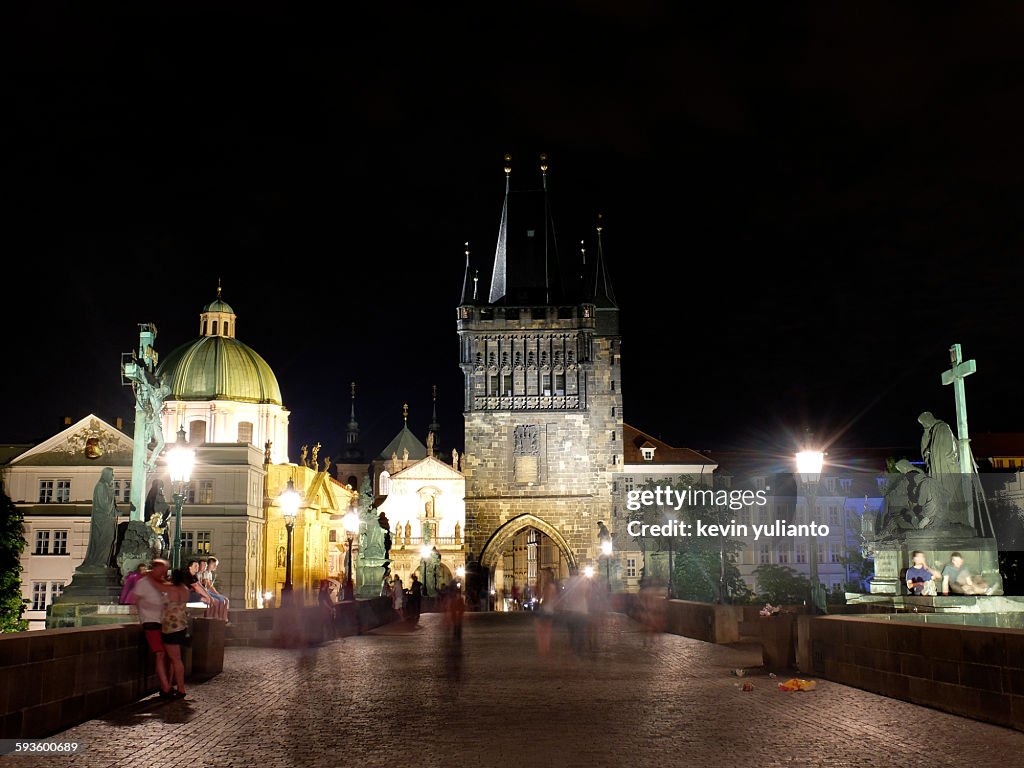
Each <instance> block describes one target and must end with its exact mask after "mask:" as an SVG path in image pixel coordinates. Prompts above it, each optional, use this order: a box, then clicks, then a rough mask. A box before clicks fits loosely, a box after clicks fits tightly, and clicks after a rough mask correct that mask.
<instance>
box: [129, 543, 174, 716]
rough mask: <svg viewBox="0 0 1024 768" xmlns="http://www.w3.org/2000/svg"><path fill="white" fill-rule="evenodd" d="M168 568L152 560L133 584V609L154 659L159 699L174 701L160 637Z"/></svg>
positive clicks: (160, 562)
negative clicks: (135, 609)
mask: <svg viewBox="0 0 1024 768" xmlns="http://www.w3.org/2000/svg"><path fill="white" fill-rule="evenodd" d="M167 567H168V562H167V561H166V560H159V559H158V560H154V561H153V567H152V568H150V570H149V573H147V574H146V575H145V576H143V577H142V578H140V579H139V580H138V582H137V583H136V585H135V607H136V608H137V609H138V612H139V621H140V622H142V631H143V632H144V633H145V634H146V643H147V644H148V645H149V650H150V651H151V652H152V653H153V656H154V657H155V658H156V676H157V678H158V679H159V680H160V698H161V699H173V698H175V697H174V694H173V693H171V681H170V676H169V674H168V666H169V665H168V662H167V652H166V651H165V650H164V641H163V637H162V636H161V634H160V631H161V621H162V617H163V610H164V597H163V593H164V588H165V587H166V584H165V582H164V579H165V577H166V576H167Z"/></svg>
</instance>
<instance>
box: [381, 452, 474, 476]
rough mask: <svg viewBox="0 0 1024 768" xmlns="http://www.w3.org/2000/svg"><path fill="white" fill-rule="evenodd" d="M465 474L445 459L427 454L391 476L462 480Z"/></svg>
mask: <svg viewBox="0 0 1024 768" xmlns="http://www.w3.org/2000/svg"><path fill="white" fill-rule="evenodd" d="M463 477H464V476H463V474H462V473H461V472H459V471H457V470H454V469H452V468H451V467H450V466H448V465H447V464H445V463H444V462H443V461H440V460H439V459H436V458H434V457H433V456H427V458H425V459H420V460H419V461H417V462H416V463H415V464H413V465H411V466H408V467H406V468H405V469H403V470H402V471H400V472H396V473H395V474H393V475H392V476H391V478H392V479H393V480H398V479H401V480H461V479H463Z"/></svg>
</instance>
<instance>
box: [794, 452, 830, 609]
mask: <svg viewBox="0 0 1024 768" xmlns="http://www.w3.org/2000/svg"><path fill="white" fill-rule="evenodd" d="M824 464H825V454H824V453H822V452H821V451H800V452H799V453H798V454H797V455H796V471H797V472H798V473H799V474H800V481H801V482H802V483H803V485H804V498H805V499H806V501H807V522H808V524H810V523H812V522H815V521H814V520H813V519H812V518H813V516H814V505H815V502H816V501H817V499H818V481H819V480H820V479H821V468H822V466H824ZM807 557H808V558H809V560H810V569H809V570H810V582H811V605H812V607H813V608H814V609H815V611H817V609H818V603H819V599H820V595H819V592H820V591H821V584H819V577H818V540H817V538H816V537H815V536H814V535H813V534H812V535H810V536H808V547H807Z"/></svg>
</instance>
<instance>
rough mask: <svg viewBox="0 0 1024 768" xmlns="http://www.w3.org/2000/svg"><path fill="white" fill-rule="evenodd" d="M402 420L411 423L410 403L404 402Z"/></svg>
mask: <svg viewBox="0 0 1024 768" xmlns="http://www.w3.org/2000/svg"><path fill="white" fill-rule="evenodd" d="M402 421H403V422H405V423H406V424H408V423H409V404H408V403H402Z"/></svg>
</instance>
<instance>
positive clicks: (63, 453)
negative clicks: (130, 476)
mask: <svg viewBox="0 0 1024 768" xmlns="http://www.w3.org/2000/svg"><path fill="white" fill-rule="evenodd" d="M133 445H134V443H133V441H132V439H131V438H130V437H128V435H126V434H124V433H123V432H121V431H120V430H118V429H117V428H116V427H113V426H111V425H110V424H107V422H105V421H103V419H101V418H99V417H97V416H94V415H92V414H90V415H88V416H86V417H85V418H84V419H81V420H80V421H79V422H77V423H76V424H72V425H71V426H70V427H68V428H67V429H65V430H64V431H63V432H60V433H58V434H56V435H54V436H53V437H51V438H50V439H48V440H44V441H43V442H42V443H40V444H39V445H37V446H35V447H33V448H30V449H29V450H27V451H25V453H23V454H21V455H20V456H18V457H17V458H16V459H14V460H13V461H12V462H11V464H10V466H12V467H14V466H30V467H31V466H61V467H67V466H90V465H94V464H102V465H103V466H124V467H127V466H131V463H132V448H133Z"/></svg>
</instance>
